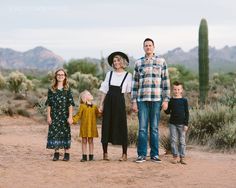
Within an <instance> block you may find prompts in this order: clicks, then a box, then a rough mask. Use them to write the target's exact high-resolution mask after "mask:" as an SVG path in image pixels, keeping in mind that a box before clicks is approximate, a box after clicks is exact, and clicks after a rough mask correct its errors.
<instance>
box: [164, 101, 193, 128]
mask: <svg viewBox="0 0 236 188" xmlns="http://www.w3.org/2000/svg"><path fill="white" fill-rule="evenodd" d="M165 113H166V114H170V120H169V123H171V124H174V125H186V126H188V120H189V111H188V100H187V99H186V98H173V97H172V98H171V99H170V101H169V103H168V109H167V110H165Z"/></svg>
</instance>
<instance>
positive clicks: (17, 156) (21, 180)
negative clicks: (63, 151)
mask: <svg viewBox="0 0 236 188" xmlns="http://www.w3.org/2000/svg"><path fill="white" fill-rule="evenodd" d="M77 131H78V127H73V128H72V133H73V138H74V139H73V140H74V141H73V144H72V148H71V151H70V153H71V160H70V161H69V162H64V161H57V162H52V161H51V158H52V151H50V150H46V149H45V142H46V135H47V126H46V125H43V124H39V123H37V122H34V121H32V120H29V119H27V118H22V117H19V118H10V117H0V188H13V187H14V188H18V187H24V188H28V187H29V188H31V187H33V188H34V187H54V188H60V187H63V188H65V187H76V188H78V187H82V188H83V187H86V188H89V187H101V188H104V187H112V188H116V187H122V188H123V187H133V188H137V187H168V188H171V187H174V188H178V187H181V188H182V187H188V188H189V187H190V188H191V187H204V188H205V187H207V188H211V187H212V188H213V187H214V188H218V187H224V188H226V187H227V188H228V187H232V188H233V187H236V155H229V154H219V153H207V152H202V151H198V150H197V149H191V150H187V153H188V158H187V160H188V165H185V166H183V165H180V164H178V165H173V164H170V162H169V160H170V159H171V156H166V155H163V151H161V154H162V155H161V158H162V163H161V164H156V163H153V162H151V161H146V162H145V163H142V164H136V163H134V162H133V161H134V160H135V157H136V148H129V150H128V153H129V154H128V157H129V160H128V162H119V161H117V160H118V159H119V157H120V153H121V148H119V147H113V146H109V156H110V158H111V159H112V160H111V161H109V162H105V161H102V160H101V159H102V150H101V144H100V140H99V139H96V140H95V142H96V143H95V157H96V161H94V162H86V163H81V162H80V158H81V149H80V148H81V147H80V143H79V142H78V141H76V140H75V137H76V135H77Z"/></svg>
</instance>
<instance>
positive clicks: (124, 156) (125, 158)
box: [119, 154, 127, 161]
mask: <svg viewBox="0 0 236 188" xmlns="http://www.w3.org/2000/svg"><path fill="white" fill-rule="evenodd" d="M119 161H127V154H122V157H121V158H120V159H119Z"/></svg>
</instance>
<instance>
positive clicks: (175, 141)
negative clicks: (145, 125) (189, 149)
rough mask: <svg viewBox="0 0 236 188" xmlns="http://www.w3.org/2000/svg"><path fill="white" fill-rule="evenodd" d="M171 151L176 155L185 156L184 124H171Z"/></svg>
mask: <svg viewBox="0 0 236 188" xmlns="http://www.w3.org/2000/svg"><path fill="white" fill-rule="evenodd" d="M169 128H170V144H171V152H172V154H173V156H174V157H177V156H178V155H179V156H180V157H181V158H183V157H185V147H186V144H185V131H184V125H174V124H169Z"/></svg>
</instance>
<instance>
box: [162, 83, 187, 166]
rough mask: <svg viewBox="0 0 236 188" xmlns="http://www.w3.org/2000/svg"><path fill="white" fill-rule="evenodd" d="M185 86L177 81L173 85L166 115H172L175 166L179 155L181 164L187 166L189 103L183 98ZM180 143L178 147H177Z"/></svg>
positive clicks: (172, 149) (171, 126)
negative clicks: (186, 138)
mask: <svg viewBox="0 0 236 188" xmlns="http://www.w3.org/2000/svg"><path fill="white" fill-rule="evenodd" d="M182 94H183V84H182V83H180V82H177V81H175V82H174V83H173V97H172V98H171V99H170V101H169V104H168V108H167V110H165V113H166V114H170V120H169V128H170V141H171V152H172V154H173V160H172V163H173V164H177V162H178V155H179V157H180V161H179V162H180V163H181V164H187V163H186V161H185V159H184V157H185V147H186V144H185V133H186V131H187V130H188V120H189V111H188V101H187V99H186V98H183V96H182ZM177 141H178V147H177Z"/></svg>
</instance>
